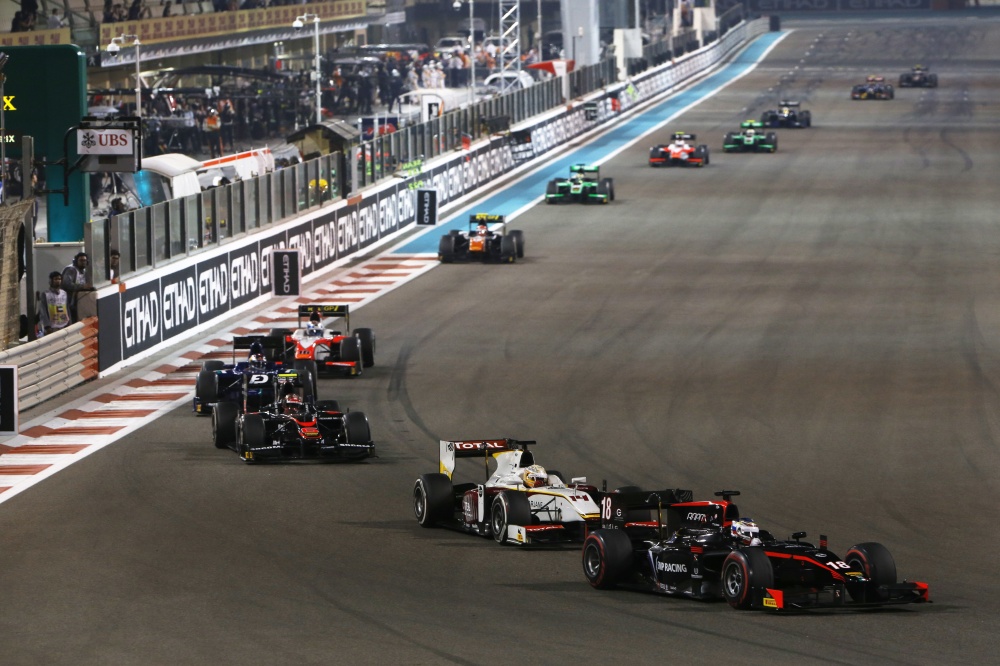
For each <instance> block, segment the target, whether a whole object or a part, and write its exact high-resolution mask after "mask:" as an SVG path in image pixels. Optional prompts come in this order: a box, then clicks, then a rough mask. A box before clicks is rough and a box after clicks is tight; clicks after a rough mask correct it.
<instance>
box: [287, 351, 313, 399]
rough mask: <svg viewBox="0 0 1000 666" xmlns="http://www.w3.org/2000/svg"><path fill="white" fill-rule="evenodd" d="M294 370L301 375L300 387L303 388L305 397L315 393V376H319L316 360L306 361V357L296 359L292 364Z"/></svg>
mask: <svg viewBox="0 0 1000 666" xmlns="http://www.w3.org/2000/svg"><path fill="white" fill-rule="evenodd" d="M292 367H293V368H295V370H296V372H298V373H299V374H300V376H301V377H302V388H303V389H305V390H304V391H303V392H304V393H305V394H306V397H309V396H315V395H316V377H317V376H319V369H318V368H317V367H316V361H308V360H306V359H302V358H300V359H296V360H295V363H294V364H293V365H292Z"/></svg>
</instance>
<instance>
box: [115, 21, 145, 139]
mask: <svg viewBox="0 0 1000 666" xmlns="http://www.w3.org/2000/svg"><path fill="white" fill-rule="evenodd" d="M126 39H131V40H133V41H132V46H134V47H135V117H136V118H138V119H139V120H140V121H142V79H141V78H139V74H140V72H141V69H140V66H139V47H140V46H142V44H141V43H140V42H139V35H126V34H125V33H122V34H120V35H118V36H117V37H112V38H111V43H110V44H108V53H110V54H111V55H117V54H118V52H119V51H121V50H122V45H124V44H125V40H126ZM140 126H141V122H140Z"/></svg>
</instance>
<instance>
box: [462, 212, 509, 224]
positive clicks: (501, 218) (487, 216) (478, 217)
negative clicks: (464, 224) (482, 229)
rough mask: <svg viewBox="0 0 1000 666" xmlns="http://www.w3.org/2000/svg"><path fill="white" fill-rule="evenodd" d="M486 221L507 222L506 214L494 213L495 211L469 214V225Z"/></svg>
mask: <svg viewBox="0 0 1000 666" xmlns="http://www.w3.org/2000/svg"><path fill="white" fill-rule="evenodd" d="M481 222H485V223H486V224H491V225H492V224H507V216H506V215H494V214H493V213H473V214H472V215H470V216H469V226H470V227H474V226H477V225H478V224H480V223H481Z"/></svg>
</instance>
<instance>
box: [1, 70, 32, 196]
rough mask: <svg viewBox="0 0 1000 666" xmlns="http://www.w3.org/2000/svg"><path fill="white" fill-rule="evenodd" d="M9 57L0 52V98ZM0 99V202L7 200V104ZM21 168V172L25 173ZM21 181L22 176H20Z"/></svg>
mask: <svg viewBox="0 0 1000 666" xmlns="http://www.w3.org/2000/svg"><path fill="white" fill-rule="evenodd" d="M9 59H10V56H8V55H7V54H6V53H0V98H3V95H4V84H5V83H7V75H6V74H4V73H3V68H4V67H6V66H7V61H8V60H9ZM2 101H3V100H2V99H0V202H6V201H7V119H6V118H5V117H4V113H3V108H4V107H5V106H7V105H6V104H3V103H2ZM31 169H32V167H31V165H29V166H28V169H27V173H28V181H27V182H28V183H31ZM25 171H26V170H25V169H24V168H23V167H22V168H21V173H22V174H23V173H25ZM21 179H22V181H23V180H24V177H23V176H22V177H21ZM22 196H23V195H22Z"/></svg>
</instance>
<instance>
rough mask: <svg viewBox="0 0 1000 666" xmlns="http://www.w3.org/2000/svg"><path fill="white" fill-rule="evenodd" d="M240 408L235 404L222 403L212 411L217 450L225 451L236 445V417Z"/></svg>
mask: <svg viewBox="0 0 1000 666" xmlns="http://www.w3.org/2000/svg"><path fill="white" fill-rule="evenodd" d="M239 411H240V410H239V408H238V407H237V406H236V403H235V402H220V403H219V404H217V405H216V406H215V409H213V410H212V441H213V442H215V448H217V449H225V448H228V447H230V446H232V445H233V444H235V443H236V417H237V416H238V415H239Z"/></svg>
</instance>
